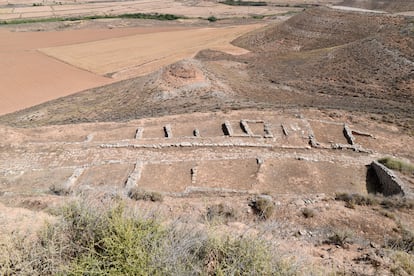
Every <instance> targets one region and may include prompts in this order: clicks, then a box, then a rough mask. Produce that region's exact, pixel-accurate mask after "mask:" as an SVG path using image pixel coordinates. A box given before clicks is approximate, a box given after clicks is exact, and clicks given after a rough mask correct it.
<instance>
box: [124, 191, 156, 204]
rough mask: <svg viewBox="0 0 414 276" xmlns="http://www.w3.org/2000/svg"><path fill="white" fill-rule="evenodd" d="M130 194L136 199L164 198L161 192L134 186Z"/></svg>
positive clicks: (152, 199) (153, 199)
mask: <svg viewBox="0 0 414 276" xmlns="http://www.w3.org/2000/svg"><path fill="white" fill-rule="evenodd" d="M128 196H129V197H130V198H132V199H135V200H145V201H153V202H155V201H158V202H162V201H163V200H164V198H163V196H162V194H161V193H158V192H151V191H145V190H143V189H139V188H133V189H131V190H130V191H129V192H128Z"/></svg>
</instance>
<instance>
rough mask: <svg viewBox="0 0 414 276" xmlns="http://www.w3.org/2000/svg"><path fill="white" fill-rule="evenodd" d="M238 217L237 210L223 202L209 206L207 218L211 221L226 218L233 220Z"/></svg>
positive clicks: (226, 219)
mask: <svg viewBox="0 0 414 276" xmlns="http://www.w3.org/2000/svg"><path fill="white" fill-rule="evenodd" d="M236 217H237V214H236V211H235V210H234V209H233V208H232V207H230V206H228V205H226V204H223V203H220V204H216V205H212V206H209V207H208V208H207V219H208V220H209V221H212V220H215V219H224V220H225V221H231V220H234V219H235V218H236Z"/></svg>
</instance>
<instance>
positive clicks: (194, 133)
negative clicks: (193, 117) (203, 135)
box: [193, 128, 200, 137]
mask: <svg viewBox="0 0 414 276" xmlns="http://www.w3.org/2000/svg"><path fill="white" fill-rule="evenodd" d="M193 135H194V137H200V130H199V129H198V128H196V129H194V131H193Z"/></svg>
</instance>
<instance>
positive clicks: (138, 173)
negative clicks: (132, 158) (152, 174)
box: [125, 161, 143, 192]
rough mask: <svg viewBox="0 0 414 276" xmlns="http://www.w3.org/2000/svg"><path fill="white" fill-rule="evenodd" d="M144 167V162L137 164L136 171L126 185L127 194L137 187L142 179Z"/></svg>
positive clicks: (129, 177)
mask: <svg viewBox="0 0 414 276" xmlns="http://www.w3.org/2000/svg"><path fill="white" fill-rule="evenodd" d="M142 167H143V165H142V162H140V161H137V163H135V167H134V170H133V171H132V173H131V174H130V175H129V176H128V179H127V181H126V183H125V190H126V191H127V192H129V191H130V190H131V189H132V188H134V187H135V186H136V185H137V183H138V181H139V179H140V178H141V171H142Z"/></svg>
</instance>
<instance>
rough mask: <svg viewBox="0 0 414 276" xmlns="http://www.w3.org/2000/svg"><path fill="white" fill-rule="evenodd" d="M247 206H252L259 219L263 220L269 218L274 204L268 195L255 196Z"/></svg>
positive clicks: (273, 209)
mask: <svg viewBox="0 0 414 276" xmlns="http://www.w3.org/2000/svg"><path fill="white" fill-rule="evenodd" d="M249 206H250V207H252V208H253V211H254V212H255V213H256V214H257V215H258V216H259V218H260V219H264V220H266V219H268V218H270V217H271V216H272V215H273V213H274V211H275V206H274V204H273V201H272V199H271V197H269V196H259V197H256V198H255V199H253V200H251V201H250V203H249Z"/></svg>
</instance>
